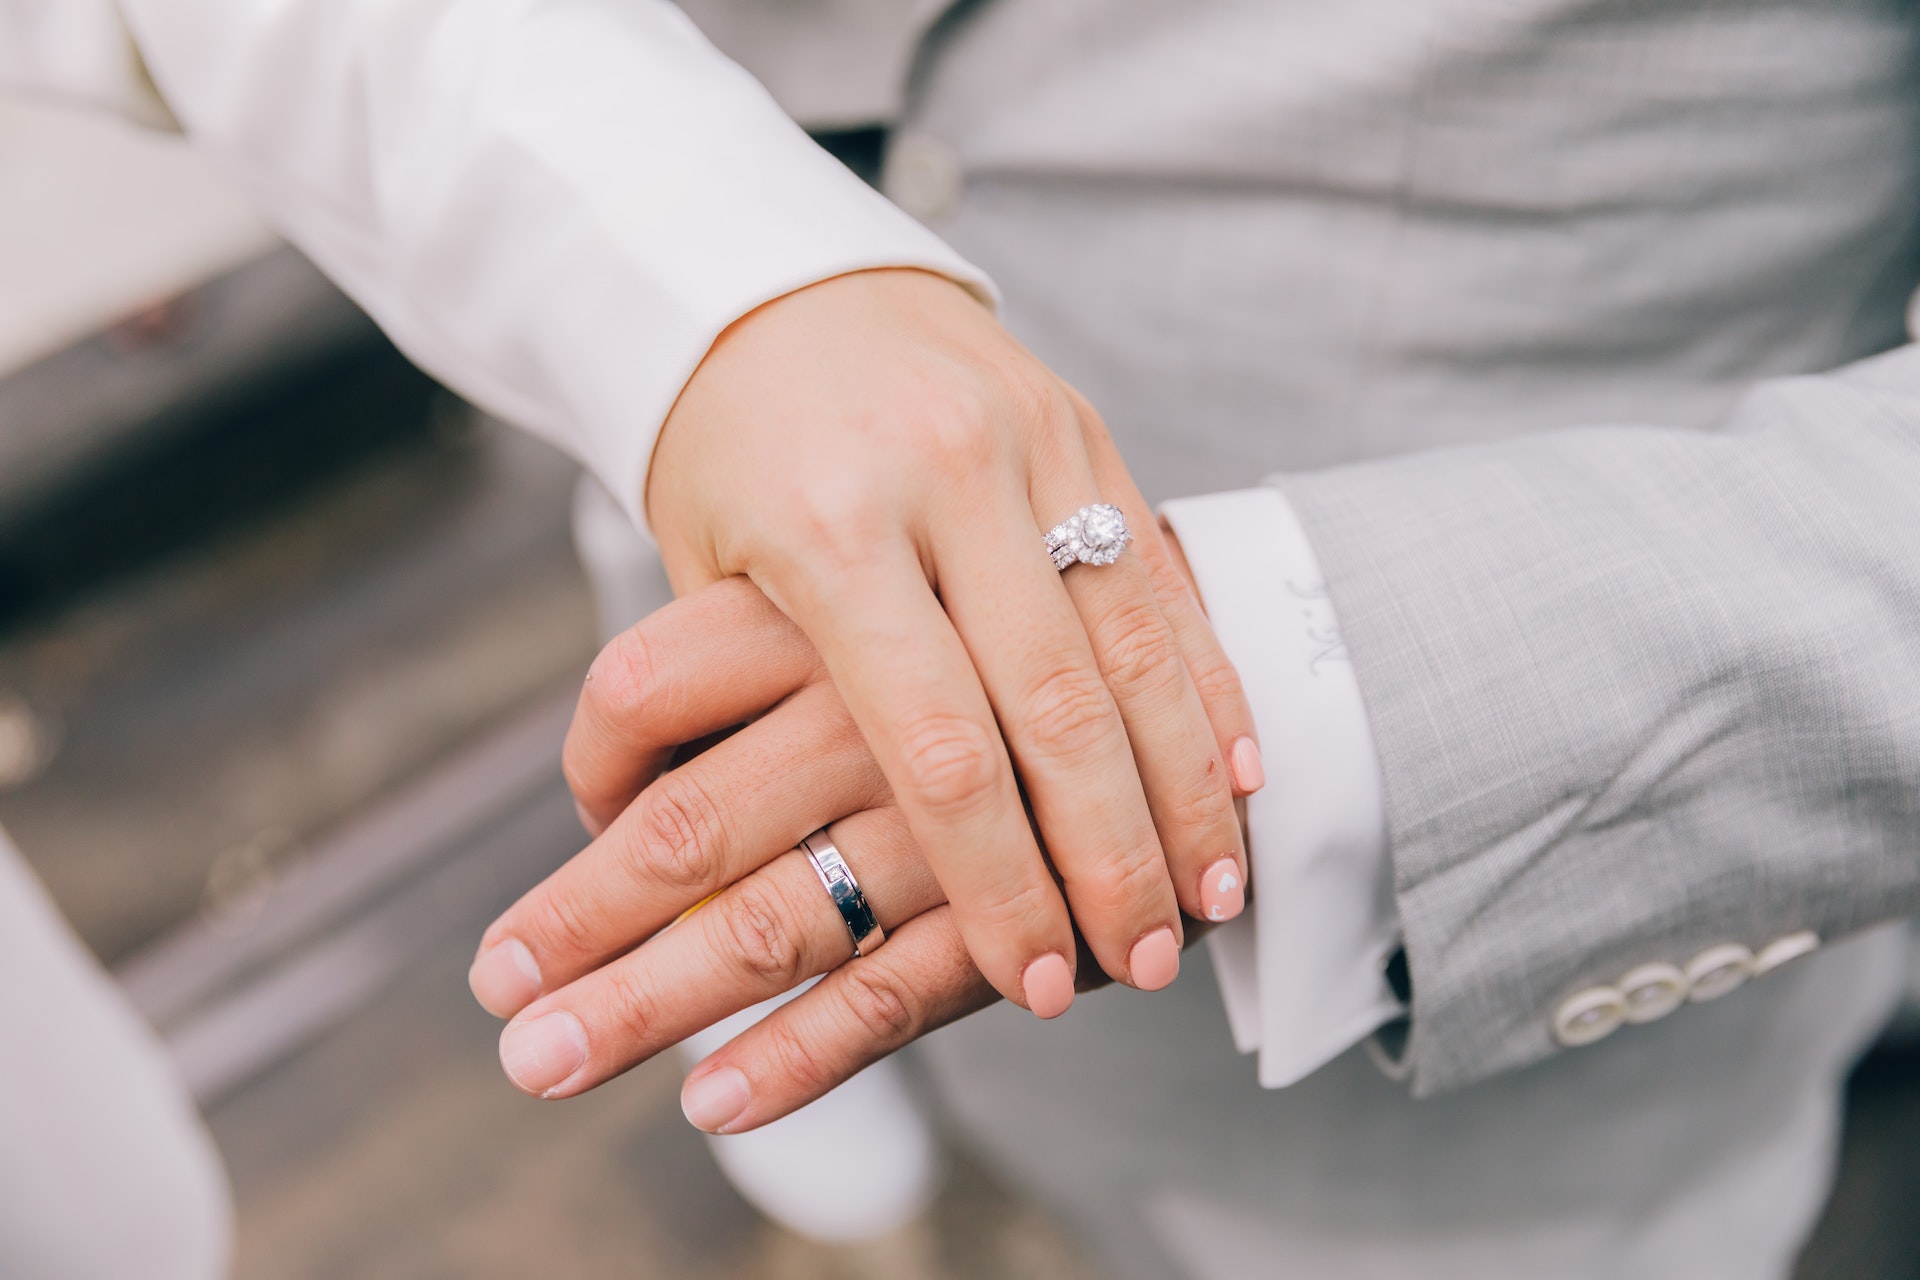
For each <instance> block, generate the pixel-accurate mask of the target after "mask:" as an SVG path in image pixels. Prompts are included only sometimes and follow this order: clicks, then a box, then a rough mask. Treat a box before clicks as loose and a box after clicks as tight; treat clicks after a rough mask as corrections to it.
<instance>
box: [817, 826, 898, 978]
mask: <svg viewBox="0 0 1920 1280" xmlns="http://www.w3.org/2000/svg"><path fill="white" fill-rule="evenodd" d="M800 851H801V852H802V853H804V854H806V855H807V861H808V862H811V863H812V864H813V873H814V874H815V875H817V876H819V877H820V883H821V884H822V885H823V886H825V888H826V890H827V896H828V897H829V898H832V899H833V905H834V908H835V909H836V910H838V911H839V912H840V918H841V919H842V920H844V921H846V925H847V936H848V937H850V938H852V939H853V954H854V958H855V959H858V958H859V957H861V956H864V955H869V954H871V953H872V952H873V951H874V950H875V949H877V948H878V947H879V946H880V944H881V943H883V942H885V941H886V940H887V931H886V930H885V929H882V928H881V927H880V921H879V920H877V919H875V918H874V914H873V907H872V906H871V905H870V904H869V903H868V902H867V895H866V894H864V893H862V892H861V891H860V882H859V881H858V880H855V879H854V878H853V872H852V871H851V870H850V869H849V868H848V867H847V860H846V859H845V858H843V857H841V856H840V851H839V850H838V849H836V848H834V847H833V841H832V840H831V839H830V838H829V837H828V835H827V829H826V828H825V827H822V828H820V829H819V830H818V831H816V832H814V833H813V834H812V835H810V836H808V837H807V838H806V839H805V840H802V841H801V842H800Z"/></svg>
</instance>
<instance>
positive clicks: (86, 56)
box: [0, 0, 172, 127]
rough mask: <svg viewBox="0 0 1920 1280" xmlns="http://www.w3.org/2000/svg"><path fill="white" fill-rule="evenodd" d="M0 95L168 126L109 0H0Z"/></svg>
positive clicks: (117, 14)
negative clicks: (22, 96)
mask: <svg viewBox="0 0 1920 1280" xmlns="http://www.w3.org/2000/svg"><path fill="white" fill-rule="evenodd" d="M0 90H5V91H7V92H10V93H30V94H34V95H37V96H41V97H47V98H54V99H60V100H63V101H66V102H72V103H75V104H79V105H85V106H92V107H102V108H105V109H107V110H109V111H117V112H119V113H121V114H122V115H125V116H130V117H132V118H133V119H135V120H138V121H140V122H142V123H144V124H151V125H158V126H162V127H165V126H168V125H170V124H171V123H172V117H171V116H169V115H168V113H167V109H166V107H165V106H164V105H163V104H162V103H161V101H160V98H159V95H157V94H156V93H155V92H154V89H153V82H152V81H150V80H149V79H147V75H146V70H145V68H144V67H143V66H142V65H141V62H140V55H139V54H138V53H136V52H135V51H134V47H133V39H132V37H131V36H129V35H128V34H127V28H126V24H125V23H124V22H123V21H121V18H120V11H119V9H117V8H115V7H114V0H0Z"/></svg>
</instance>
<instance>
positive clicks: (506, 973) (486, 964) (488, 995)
mask: <svg viewBox="0 0 1920 1280" xmlns="http://www.w3.org/2000/svg"><path fill="white" fill-rule="evenodd" d="M467 986H468V987H469V988H471V989H472V991H473V998H474V999H475V1000H478V1001H479V1002H480V1007H481V1008H482V1009H485V1010H486V1011H487V1012H488V1013H490V1014H492V1015H493V1016H494V1017H496V1018H511V1017H512V1016H513V1015H514V1014H516V1013H518V1012H520V1011H521V1010H522V1009H524V1008H526V1007H527V1006H528V1005H530V1004H532V1003H533V1000H534V997H535V996H537V995H539V994H540V965H539V962H538V961H536V960H535V959H534V958H533V952H531V951H529V950H527V944H526V943H524V942H522V941H520V939H518V938H508V939H507V940H506V941H505V942H500V943H496V944H494V945H493V946H491V947H488V948H487V949H486V950H485V951H482V952H481V953H480V954H479V955H477V956H475V957H474V959H473V967H472V968H470V969H468V970H467Z"/></svg>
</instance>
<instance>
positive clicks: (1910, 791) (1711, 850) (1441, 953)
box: [1189, 347, 1920, 1094]
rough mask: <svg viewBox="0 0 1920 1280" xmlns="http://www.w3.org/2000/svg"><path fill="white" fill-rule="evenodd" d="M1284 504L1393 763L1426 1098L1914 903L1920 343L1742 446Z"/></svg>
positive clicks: (1317, 481)
mask: <svg viewBox="0 0 1920 1280" xmlns="http://www.w3.org/2000/svg"><path fill="white" fill-rule="evenodd" d="M1275 483H1276V484H1277V485H1278V486H1279V487H1280V489H1281V490H1282V491H1283V492H1284V493H1285V494H1286V496H1287V498H1288V499H1289V500H1290V502H1291V503H1292V505H1293V507H1294V508H1295V509H1296V510H1297V511H1298V512H1299V514H1300V518H1301V520H1302V522H1303V523H1304V525H1305V527H1306V529H1307V531H1308V534H1309V536H1310V538H1311V540H1312V542H1313V544H1314V548H1315V550H1316V551H1317V553H1318V556H1319V559H1320V562H1321V564H1322V566H1323V567H1324V568H1325V570H1326V577H1327V583H1328V585H1329V588H1330V590H1331V594H1332V599H1333V603H1334V606H1335V607H1336V608H1337V610H1338V613H1339V617H1340V621H1341V625H1342V633H1343V639H1344V641H1345V644H1346V646H1347V649H1348V651H1349V653H1350V655H1351V659H1352V662H1353V664H1354V670H1355V673H1356V674H1357V676H1358V681H1359V687H1360V691H1361V694H1362V696H1363V698H1364V700H1365V705H1366V709H1367V713H1368V717H1369V720H1370V723H1371V726H1372V730H1373V736H1374V740H1375V742H1376V744H1377V747H1378V751H1379V759H1380V767H1381V772H1382V776H1383V779H1384V795H1385V802H1386V813H1387V821H1388V830H1389V835H1390V840H1391V848H1392V858H1393V865H1394V881H1395V896H1396V903H1397V907H1398V914H1399V918H1400V922H1401V925H1402V927H1403V929H1404V933H1405V944H1406V952H1407V956H1408V960H1409V962H1410V967H1411V974H1412V980H1413V1037H1412V1041H1411V1045H1410V1048H1409V1052H1410V1055H1411V1066H1412V1070H1413V1077H1414V1088H1415V1091H1416V1092H1418V1093H1423V1094H1425V1093H1434V1092H1438V1091H1442V1090H1446V1089H1450V1088H1455V1087H1459V1086H1463V1085H1466V1084H1470V1083H1472V1082H1474V1081H1476V1080H1478V1079H1481V1078H1483V1077H1486V1076H1488V1075H1491V1074H1493V1073H1496V1072H1498V1071H1502V1070H1507V1069H1512V1068H1516V1067H1520V1066H1524V1065H1526V1064H1528V1063H1531V1062H1534V1061H1536V1060H1538V1059H1541V1058H1544V1057H1546V1056H1548V1055H1550V1054H1552V1053H1554V1052H1556V1051H1557V1050H1558V1049H1559V1048H1560V1047H1561V1046H1562V1045H1570V1044H1577V1043H1581V1042H1582V1041H1583V1040H1584V1039H1585V1038H1586V1033H1587V1032H1588V1031H1592V1030H1596V1029H1602V1028H1608V1029H1610V1028H1611V1027H1615V1026H1618V1025H1619V1023H1620V1021H1621V1018H1620V1017H1619V1016H1618V1014H1619V1010H1617V1009H1614V1008H1612V1007H1611V1006H1607V1002H1608V1001H1609V1000H1610V999H1611V998H1612V996H1613V995H1615V994H1620V993H1621V992H1622V988H1623V986H1625V985H1632V984H1630V983H1623V979H1624V978H1626V977H1627V976H1628V975H1630V974H1633V973H1634V972H1635V971H1636V970H1643V969H1645V967H1646V966H1671V968H1672V970H1679V971H1681V972H1682V974H1683V976H1684V978H1685V981H1683V983H1682V986H1681V990H1680V994H1681V996H1682V997H1683V998H1684V996H1685V994H1686V988H1687V983H1689V982H1692V983H1695V984H1696V985H1694V986H1693V991H1694V995H1695V997H1696V998H1704V997H1707V996H1710V995H1714V994H1717V993H1718V992H1719V991H1720V990H1721V989H1722V988H1724V987H1726V986H1727V985H1728V984H1729V983H1734V984H1737V982H1738V981H1739V979H1740V978H1742V977H1743V976H1745V975H1747V974H1749V973H1751V972H1752V971H1753V969H1754V964H1753V960H1754V958H1755V957H1761V958H1763V962H1762V964H1761V966H1760V967H1762V968H1764V967H1765V960H1778V959H1780V958H1782V957H1784V956H1786V955H1788V954H1789V953H1793V952H1799V951H1801V950H1803V949H1804V948H1805V947H1806V946H1807V945H1808V943H1809V941H1810V940H1812V939H1819V940H1826V941H1837V940H1839V939H1840V938H1842V937H1844V936H1846V935H1849V934H1852V933H1854V932H1857V931H1859V930H1862V929H1864V928H1866V927H1868V926H1870V925H1873V924H1876V923H1879V922H1882V921H1886V920H1892V919H1897V918H1901V917H1904V916H1907V915H1910V914H1912V913H1913V912H1914V911H1915V910H1916V909H1917V908H1920V349H1916V348H1911V347H1909V348H1903V349H1901V350H1899V351H1896V352H1894V353H1891V354H1888V355H1885V356H1882V357H1879V358H1877V359H1874V360H1869V361H1866V362H1863V363H1861V364H1858V365H1855V366H1852V367H1850V368H1848V369H1845V370H1842V371H1840V372H1838V373H1836V374H1833V375H1830V376H1825V377H1812V378H1794V379H1783V380H1780V381H1776V382H1771V383H1766V384H1763V385H1762V386H1760V387H1759V388H1757V389H1756V390H1755V391H1754V392H1753V393H1751V394H1750V395H1749V396H1748V397H1747V399H1746V400H1745V401H1744V403H1743V404H1742V405H1741V406H1740V407H1739V408H1738V410H1737V411H1736V412H1735V413H1734V415H1733V416H1732V418H1731V419H1730V421H1729V422H1728V423H1727V424H1726V427H1725V429H1724V430H1722V431H1719V432H1714V433H1694V432H1681V431H1666V430H1654V429H1632V428H1611V429H1602V430H1590V431H1574V432H1564V433H1557V434H1554V435H1547V436H1541V437H1536V438H1532V439H1525V440H1518V441H1512V442H1507V443H1501V444H1496V445H1490V446H1484V447H1474V448H1462V449H1450V450H1443V451H1437V452H1433V453H1427V454H1421V455H1415V456H1411V457H1407V458H1402V459H1396V460H1392V461H1386V462H1375V463H1368V464H1362V465H1357V466H1352V467H1345V468H1340V469H1336V470H1331V471H1325V472H1320V473H1316V474H1310V475H1293V476H1283V477H1279V478H1277V479H1276V481H1275ZM1189 550H1190V553H1191V552H1192V550H1193V549H1192V548H1190V549H1189ZM1260 834H1261V833H1260V832H1259V830H1258V829H1257V828H1256V829H1255V831H1254V832H1253V839H1254V847H1255V849H1256V869H1257V868H1258V865H1259V863H1258V854H1257V850H1258V848H1259V842H1260ZM1259 887H1260V886H1259V884H1258V882H1256V888H1259ZM1769 948H1773V950H1772V952H1771V953H1769ZM1709 959H1712V960H1713V961H1714V963H1712V964H1708V963H1707V961H1708V960H1709ZM1689 969H1699V970H1700V972H1697V973H1691V974H1689V973H1687V971H1688V970H1689ZM1709 969H1711V970H1713V973H1711V974H1709V973H1708V972H1707V970H1709ZM1663 972H1669V971H1667V970H1663ZM1576 998H1580V999H1586V1000H1589V1001H1598V1002H1599V1004H1600V1005H1602V1006H1607V1007H1602V1008H1600V1009H1599V1011H1598V1012H1597V1013H1594V1014H1592V1015H1590V1017H1589V1021H1588V1022H1587V1023H1586V1024H1583V1025H1571V1026H1570V1025H1569V1021H1568V1020H1569V1019H1573V1018H1577V1017H1578V1016H1579V1013H1580V1011H1579V1010H1577V1009H1573V1008H1572V1007H1571V1004H1570V1002H1571V1001H1574V1000H1575V999H1576ZM1684 1010H1685V1005H1684V1003H1681V1004H1680V1005H1679V1008H1678V1011H1673V1006H1672V1005H1668V1006H1667V1011H1668V1012H1671V1016H1678V1017H1684V1016H1686V1013H1685V1011H1684ZM1602 1033H1603V1034H1604V1031H1603V1032H1602Z"/></svg>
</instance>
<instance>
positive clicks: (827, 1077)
mask: <svg viewBox="0 0 1920 1280" xmlns="http://www.w3.org/2000/svg"><path fill="white" fill-rule="evenodd" d="M763 1025H765V1026H766V1028H767V1040H766V1048H767V1057H768V1059H769V1060H770V1061H771V1062H772V1063H773V1067H774V1070H775V1071H776V1072H777V1073H778V1074H779V1076H780V1077H781V1079H783V1080H784V1081H786V1082H787V1084H788V1085H790V1086H792V1087H793V1088H794V1089H795V1090H796V1091H797V1092H799V1093H801V1094H803V1095H805V1096H808V1097H813V1096H816V1095H818V1094H822V1093H825V1092H826V1091H827V1090H829V1089H831V1088H833V1087H834V1086H835V1085H837V1084H839V1083H840V1073H838V1072H836V1071H834V1069H833V1066H832V1064H831V1063H830V1062H829V1061H828V1060H827V1058H826V1056H825V1055H824V1054H822V1053H821V1052H820V1051H819V1050H818V1049H816V1048H815V1047H814V1046H813V1044H812V1043H811V1042H810V1041H809V1040H807V1038H806V1037H805V1036H803V1035H801V1034H800V1032H799V1031H798V1030H796V1029H795V1028H794V1027H793V1026H792V1025H790V1024H789V1023H788V1022H786V1021H784V1020H783V1021H779V1022H772V1023H767V1024H763Z"/></svg>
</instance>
